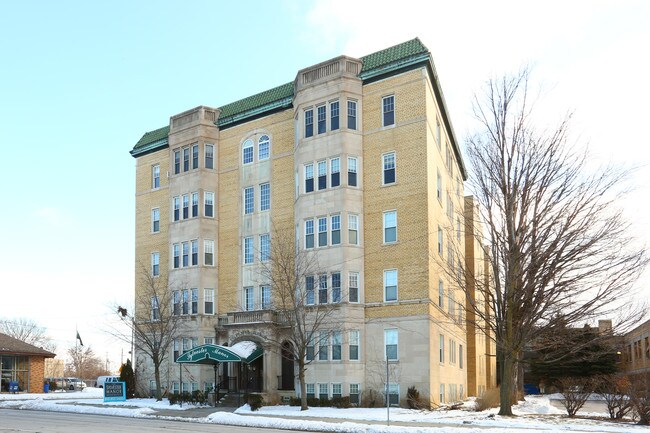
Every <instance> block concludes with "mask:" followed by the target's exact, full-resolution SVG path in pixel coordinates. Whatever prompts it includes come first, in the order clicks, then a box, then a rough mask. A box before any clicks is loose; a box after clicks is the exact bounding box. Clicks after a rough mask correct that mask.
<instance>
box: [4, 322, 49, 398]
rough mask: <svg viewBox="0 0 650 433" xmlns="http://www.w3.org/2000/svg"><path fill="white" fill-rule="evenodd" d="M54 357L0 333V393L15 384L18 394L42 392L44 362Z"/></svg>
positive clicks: (45, 351) (40, 349) (7, 390)
mask: <svg viewBox="0 0 650 433" xmlns="http://www.w3.org/2000/svg"><path fill="white" fill-rule="evenodd" d="M55 356H56V355H55V354H54V353H52V352H49V351H47V350H45V349H42V348H40V347H36V346H32V345H31V344H27V343H25V342H23V341H20V340H17V339H15V338H13V337H10V336H9V335H7V334H2V333H0V378H1V382H0V392H9V391H10V387H9V386H10V384H11V383H17V384H18V391H20V392H32V393H38V392H43V379H44V378H45V374H44V370H45V360H46V359H47V358H54V357H55Z"/></svg>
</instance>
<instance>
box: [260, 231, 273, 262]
mask: <svg viewBox="0 0 650 433" xmlns="http://www.w3.org/2000/svg"><path fill="white" fill-rule="evenodd" d="M270 259H271V236H270V235H269V234H264V235H260V262H266V261H268V260H270Z"/></svg>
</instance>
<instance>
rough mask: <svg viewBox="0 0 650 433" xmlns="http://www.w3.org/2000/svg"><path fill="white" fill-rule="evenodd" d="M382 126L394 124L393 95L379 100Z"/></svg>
mask: <svg viewBox="0 0 650 433" xmlns="http://www.w3.org/2000/svg"><path fill="white" fill-rule="evenodd" d="M381 107H382V110H381V111H382V113H383V116H382V124H383V126H390V125H394V124H395V95H391V96H385V97H384V98H382V100H381Z"/></svg>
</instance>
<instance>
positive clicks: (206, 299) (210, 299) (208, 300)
mask: <svg viewBox="0 0 650 433" xmlns="http://www.w3.org/2000/svg"><path fill="white" fill-rule="evenodd" d="M208 304H210V306H211V307H212V308H211V310H212V312H208V308H206V307H207V306H208ZM214 307H215V303H214V289H203V314H207V315H211V316H213V315H214V314H215V308H214Z"/></svg>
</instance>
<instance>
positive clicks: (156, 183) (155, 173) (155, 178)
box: [151, 164, 160, 189]
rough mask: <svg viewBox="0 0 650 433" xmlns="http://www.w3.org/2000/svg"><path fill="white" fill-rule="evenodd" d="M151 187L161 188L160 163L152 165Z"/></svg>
mask: <svg viewBox="0 0 650 433" xmlns="http://www.w3.org/2000/svg"><path fill="white" fill-rule="evenodd" d="M151 176H152V179H151V187H152V188H153V189H158V188H160V166H159V165H157V164H156V165H154V166H153V167H151Z"/></svg>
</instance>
